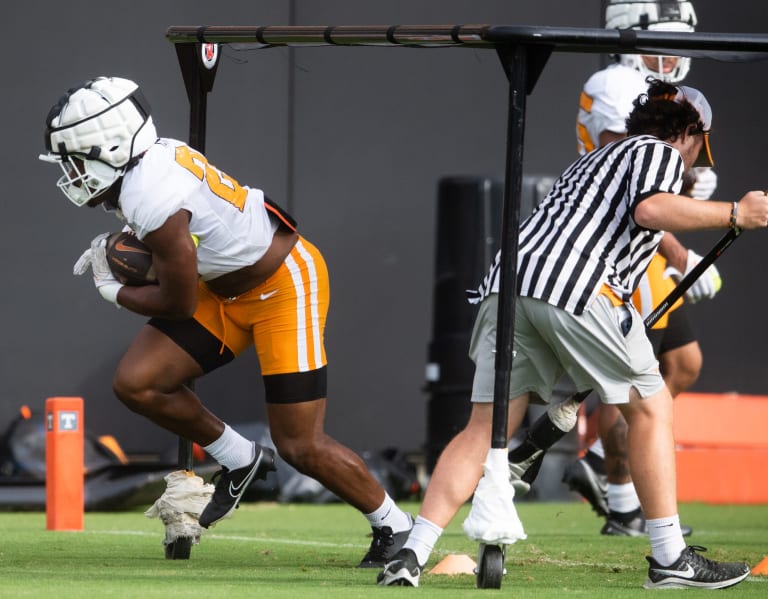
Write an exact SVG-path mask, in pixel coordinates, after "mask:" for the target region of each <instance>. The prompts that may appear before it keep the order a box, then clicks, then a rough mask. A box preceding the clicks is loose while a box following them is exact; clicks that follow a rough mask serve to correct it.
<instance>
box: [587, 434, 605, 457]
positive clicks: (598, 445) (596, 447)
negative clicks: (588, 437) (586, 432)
mask: <svg viewBox="0 0 768 599" xmlns="http://www.w3.org/2000/svg"><path fill="white" fill-rule="evenodd" d="M588 451H591V452H592V453H594V454H595V455H597V456H600V457H601V458H603V459H605V449H603V442H602V441H601V440H600V437H598V438H597V439H595V442H594V443H592V445H590V446H589V450H588Z"/></svg>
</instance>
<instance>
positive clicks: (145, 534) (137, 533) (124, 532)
mask: <svg viewBox="0 0 768 599" xmlns="http://www.w3.org/2000/svg"><path fill="white" fill-rule="evenodd" d="M85 532H86V533H90V534H100V535H124V536H136V537H155V536H160V537H162V536H163V535H162V531H161V532H160V533H155V532H147V531H143V530H87V531H85ZM202 538H203V539H221V540H224V541H243V542H252V543H280V544H282V545H308V546H316V547H352V548H355V547H363V548H367V547H368V545H358V544H356V543H328V542H323V541H304V540H301V539H279V538H274V537H243V536H238V535H219V534H215V533H204V534H203V537H202Z"/></svg>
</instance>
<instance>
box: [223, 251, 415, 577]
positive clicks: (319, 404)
mask: <svg viewBox="0 0 768 599" xmlns="http://www.w3.org/2000/svg"><path fill="white" fill-rule="evenodd" d="M262 291H263V292H264V293H263V294H262V293H261V292H262ZM262 298H263V299H262ZM329 301H330V290H329V283H328V271H327V268H326V265H325V261H324V259H323V257H322V255H321V253H320V252H319V250H318V249H317V248H316V247H314V246H313V245H312V244H311V243H310V242H309V241H307V240H306V239H304V238H300V239H299V240H298V241H297V243H296V245H295V246H294V247H293V249H292V250H291V253H290V254H289V255H288V257H287V258H286V259H285V262H284V263H283V265H282V266H281V267H280V268H279V269H278V270H277V272H276V273H275V274H274V275H272V276H271V277H270V278H269V279H268V280H267V281H266V282H265V283H264V284H263V285H262V286H260V287H258V288H256V289H254V290H253V292H251V293H250V294H248V296H247V297H244V298H242V301H240V303H241V306H240V307H233V308H232V310H233V311H234V312H233V318H235V320H238V321H242V322H247V323H248V324H249V325H250V326H251V328H252V334H253V342H254V344H255V347H256V351H257V354H258V356H259V362H260V364H261V372H262V376H263V379H264V388H265V391H266V402H267V416H268V418H269V426H270V433H271V436H272V440H273V442H274V443H275V447H276V448H277V450H278V452H279V453H280V455H281V457H283V459H285V461H286V462H288V463H289V464H290V465H291V466H293V467H294V468H296V470H298V471H299V472H301V473H303V474H306V475H308V476H310V477H312V478H314V479H315V480H317V481H318V482H320V483H321V484H322V485H323V486H325V487H326V488H327V489H328V490H329V491H331V492H332V493H334V494H335V495H337V496H338V497H339V498H341V499H343V500H344V501H346V502H347V503H349V504H350V505H352V506H353V507H355V508H357V509H358V510H360V511H361V512H362V513H363V514H364V515H365V517H366V518H367V520H368V522H369V523H370V525H371V528H372V530H373V541H372V543H371V548H370V550H369V552H368V553H367V554H366V556H365V557H364V558H363V560H362V561H361V563H360V566H361V567H371V568H373V567H381V566H383V564H384V560H385V559H387V558H389V557H391V555H393V553H394V552H396V551H397V550H398V549H399V548H400V547H401V546H402V543H403V542H404V541H405V537H406V536H407V531H408V530H410V528H411V527H412V524H413V520H412V518H411V516H410V515H408V514H406V513H405V512H403V511H402V510H400V509H399V508H398V507H397V505H396V504H395V503H394V501H393V500H392V499H391V498H390V497H389V495H388V494H387V493H386V492H385V490H384V489H383V488H382V486H381V485H380V484H379V483H378V482H377V481H376V479H375V478H374V477H373V475H372V474H371V473H370V472H369V470H368V468H367V467H366V465H365V462H364V461H363V459H362V458H361V457H360V456H359V455H357V454H356V453H355V452H353V451H352V450H351V449H349V448H347V447H345V446H344V445H342V444H341V443H339V442H338V441H336V440H335V439H333V438H331V437H330V436H329V435H328V434H327V433H326V432H325V428H324V425H325V414H326V404H327V399H326V398H327V381H326V372H327V371H326V355H325V345H324V334H325V322H326V315H327V312H328V305H329ZM235 312H236V314H235Z"/></svg>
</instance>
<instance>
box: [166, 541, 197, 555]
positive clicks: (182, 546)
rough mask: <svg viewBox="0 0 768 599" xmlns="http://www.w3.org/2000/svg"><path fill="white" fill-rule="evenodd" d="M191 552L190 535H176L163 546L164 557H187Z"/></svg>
mask: <svg viewBox="0 0 768 599" xmlns="http://www.w3.org/2000/svg"><path fill="white" fill-rule="evenodd" d="M191 554H192V537H178V538H177V539H176V540H175V541H174V542H173V543H168V544H167V545H166V546H165V559H189V556H190V555H191Z"/></svg>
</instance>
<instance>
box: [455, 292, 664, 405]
mask: <svg viewBox="0 0 768 599" xmlns="http://www.w3.org/2000/svg"><path fill="white" fill-rule="evenodd" d="M497 310H498V295H497V294H495V293H494V294H491V295H490V296H488V297H487V298H486V299H485V300H483V303H482V304H481V305H480V311H479V313H478V315H477V319H476V320H475V326H474V329H473V331H472V339H471V341H470V345H469V357H470V358H471V359H472V361H473V362H474V363H475V377H474V380H473V382H472V401H473V402H480V403H482V402H492V401H493V387H494V368H495V355H496V319H497ZM627 318H630V319H631V327H630V328H629V331H628V333H627V335H626V337H625V336H624V335H623V333H622V328H621V324H622V321H624V320H625V319H627ZM513 348H514V354H513V355H514V357H513V359H512V372H511V374H510V388H509V397H510V399H512V398H515V397H518V396H520V395H522V394H523V393H526V392H531V393H533V394H535V395H532V396H531V401H537V400H539V401H544V402H549V400H550V398H551V397H552V388H553V387H554V385H555V383H557V381H558V380H559V379H560V378H561V377H562V376H563V375H564V374H566V373H567V374H568V375H569V376H570V377H571V379H572V381H573V383H574V385H575V386H576V389H577V391H586V390H588V389H593V390H594V391H595V392H596V393H597V394H598V395H599V396H600V399H601V400H602V401H603V402H604V403H608V404H622V403H627V402H628V401H629V390H630V388H631V387H635V388H636V389H637V391H638V392H639V393H640V396H641V397H649V396H651V395H653V394H655V393H657V392H658V391H660V390H661V389H662V388H663V386H664V380H663V379H662V378H661V374H660V373H659V364H658V362H657V360H656V358H655V357H654V355H653V348H652V347H651V343H650V342H649V341H648V337H647V336H646V333H645V325H644V324H643V321H642V318H641V317H640V314H638V312H637V310H635V308H634V307H633V306H632V305H631V304H624V305H622V306H614V305H612V304H611V302H610V300H609V299H608V298H607V297H604V296H602V295H601V296H598V298H597V299H596V300H595V302H594V303H593V304H592V306H590V309H589V310H588V311H585V312H584V313H583V314H581V315H579V316H576V315H575V314H571V313H570V312H566V311H565V310H561V309H559V308H555V307H554V306H552V305H550V304H548V303H547V302H544V301H541V300H536V299H532V298H529V297H518V298H517V303H516V307H515V340H514V345H513ZM536 396H538V397H536Z"/></svg>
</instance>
